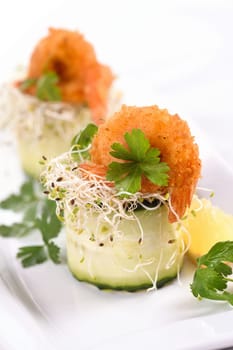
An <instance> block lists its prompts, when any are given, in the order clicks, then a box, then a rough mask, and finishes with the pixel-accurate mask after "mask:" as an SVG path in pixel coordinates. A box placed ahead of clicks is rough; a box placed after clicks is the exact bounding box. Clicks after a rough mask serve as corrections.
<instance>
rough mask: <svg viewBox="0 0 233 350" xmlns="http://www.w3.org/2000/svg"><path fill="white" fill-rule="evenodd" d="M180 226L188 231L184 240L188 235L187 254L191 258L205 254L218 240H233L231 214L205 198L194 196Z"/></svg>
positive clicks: (232, 218) (232, 217)
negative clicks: (188, 245)
mask: <svg viewBox="0 0 233 350" xmlns="http://www.w3.org/2000/svg"><path fill="white" fill-rule="evenodd" d="M182 226H184V227H183V229H184V228H185V229H186V230H187V231H188V233H187V234H185V237H186V238H185V240H186V242H187V241H188V238H187V237H188V236H189V235H190V240H191V242H190V247H189V251H188V254H189V255H190V257H191V258H192V259H196V258H197V257H199V256H201V255H203V254H206V253H207V252H208V251H209V250H210V248H211V247H212V246H213V245H214V244H215V243H217V242H219V241H227V240H231V241H232V240H233V215H228V214H226V213H224V211H222V210H221V209H219V208H217V207H215V206H213V205H212V204H211V202H210V200H207V199H205V198H202V199H198V198H197V197H194V199H193V201H192V204H191V207H190V209H189V210H188V213H187V216H186V218H184V220H183V225H182Z"/></svg>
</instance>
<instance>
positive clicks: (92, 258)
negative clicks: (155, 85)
mask: <svg viewBox="0 0 233 350" xmlns="http://www.w3.org/2000/svg"><path fill="white" fill-rule="evenodd" d="M200 169H201V162H200V160H199V152H198V147H197V145H196V144H195V143H194V139H193V137H192V136H191V133H190V130H189V127H188V125H187V123H186V122H185V121H183V120H182V119H181V118H180V117H179V116H178V115H170V114H169V113H168V111H167V110H161V109H159V108H158V107H157V106H151V107H128V106H123V107H122V109H121V110H120V111H119V112H117V113H115V115H113V116H112V117H111V118H109V119H108V120H107V121H106V122H105V123H103V124H102V125H101V126H100V127H99V129H97V127H94V126H91V125H89V126H88V127H87V128H86V129H84V130H83V131H82V132H81V134H79V135H78V136H77V137H76V138H75V140H74V141H73V147H72V149H71V151H70V152H67V153H65V154H63V155H61V156H59V157H57V158H55V159H53V160H52V161H51V162H49V163H48V164H47V167H46V170H45V172H44V173H43V174H42V182H43V184H44V185H45V187H46V193H48V196H49V198H50V199H52V200H55V201H56V203H57V215H58V217H60V218H61V219H62V220H63V221H64V222H65V226H66V234H67V255H68V264H69V267H70V270H71V272H72V273H73V274H74V276H75V277H77V278H78V279H79V280H84V281H88V282H90V283H93V284H95V285H97V286H99V287H101V288H111V289H124V290H130V291H132V290H138V289H142V288H156V287H159V286H161V285H163V284H164V283H165V282H166V281H168V280H170V279H172V278H174V277H175V276H176V275H177V273H179V270H180V268H181V266H182V259H183V256H184V253H185V251H186V247H185V244H184V242H183V236H182V234H181V231H180V227H179V226H180V224H181V219H182V217H183V216H184V214H185V212H186V209H187V208H188V207H189V206H190V204H191V201H192V197H193V194H194V192H195V188H196V184H197V181H198V179H199V176H200Z"/></svg>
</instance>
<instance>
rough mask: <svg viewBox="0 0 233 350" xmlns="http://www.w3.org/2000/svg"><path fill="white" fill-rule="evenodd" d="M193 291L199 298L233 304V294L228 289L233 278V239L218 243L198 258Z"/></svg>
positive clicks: (192, 286) (192, 285)
mask: <svg viewBox="0 0 233 350" xmlns="http://www.w3.org/2000/svg"><path fill="white" fill-rule="evenodd" d="M197 263H198V266H197V270H196V271H195V274H194V278H193V283H192V284H191V291H192V293H193V295H194V296H195V297H197V298H199V299H201V298H206V299H212V300H225V301H228V302H229V303H230V304H231V305H233V294H232V293H230V292H229V291H227V290H226V289H227V287H228V282H233V279H231V278H229V277H228V276H229V275H231V274H232V267H231V266H230V265H229V263H233V241H223V242H218V243H216V244H215V245H214V246H213V247H212V248H211V249H210V250H209V252H208V253H207V254H205V255H203V256H201V257H200V258H198V259H197Z"/></svg>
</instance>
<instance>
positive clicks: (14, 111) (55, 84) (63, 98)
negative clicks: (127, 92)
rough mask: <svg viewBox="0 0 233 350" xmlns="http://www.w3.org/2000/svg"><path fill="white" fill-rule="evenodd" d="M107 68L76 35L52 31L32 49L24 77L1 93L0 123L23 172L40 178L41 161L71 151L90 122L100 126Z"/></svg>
mask: <svg viewBox="0 0 233 350" xmlns="http://www.w3.org/2000/svg"><path fill="white" fill-rule="evenodd" d="M113 80H114V76H113V73H112V72H111V70H110V68H109V67H107V66H105V65H103V64H101V63H99V62H98V60H97V58H96V55H95V51H94V49H93V46H92V45H91V44H90V43H89V42H87V41H86V40H85V38H84V37H83V36H82V35H81V34H80V33H78V32H72V31H69V30H63V29H53V28H52V29H50V30H49V33H48V35H47V36H46V37H45V38H43V39H41V40H40V41H39V43H38V44H37V45H36V47H35V49H34V51H33V53H32V56H31V59H30V62H29V65H28V68H27V72H26V73H24V74H23V78H22V79H21V80H19V81H17V82H14V84H7V85H6V86H3V87H2V91H1V101H0V105H1V114H2V115H1V122H2V123H3V124H4V122H5V123H6V124H8V125H9V124H10V125H11V126H12V127H13V129H14V131H15V133H16V138H17V142H18V148H19V154H20V158H21V161H22V166H23V169H24V170H25V171H26V172H27V173H28V174H30V175H32V176H34V177H38V176H39V173H40V171H41V165H40V164H39V162H41V163H42V164H43V162H44V160H43V159H42V157H43V158H44V157H45V158H51V157H54V156H56V155H58V154H60V153H62V152H65V151H66V150H68V149H69V145H70V140H71V139H72V137H73V136H74V135H75V134H76V133H77V132H78V131H79V130H80V129H82V128H83V127H85V126H86V125H87V124H88V123H90V122H91V121H93V122H94V123H96V124H100V123H102V122H103V121H104V120H105V118H106V116H107V115H108V113H109V112H110V111H111V108H114V107H113V106H112V104H113V102H114V101H113V97H111V95H112V96H113V94H112V90H111V87H112V83H113Z"/></svg>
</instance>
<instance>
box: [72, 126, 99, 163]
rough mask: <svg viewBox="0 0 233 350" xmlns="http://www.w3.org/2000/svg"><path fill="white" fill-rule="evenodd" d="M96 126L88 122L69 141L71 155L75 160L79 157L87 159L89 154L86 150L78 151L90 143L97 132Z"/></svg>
mask: <svg viewBox="0 0 233 350" xmlns="http://www.w3.org/2000/svg"><path fill="white" fill-rule="evenodd" d="M97 131H98V127H97V126H96V125H95V124H91V123H90V124H88V125H87V126H86V127H85V129H83V130H82V131H81V132H80V133H78V135H76V136H74V138H73V140H72V141H71V146H72V157H73V159H74V160H75V161H79V160H80V159H81V157H82V158H83V159H89V158H90V154H89V152H88V151H83V152H80V151H82V150H84V149H86V148H87V147H88V146H89V145H90V144H91V141H92V139H93V137H94V135H95V134H96V133H97Z"/></svg>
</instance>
